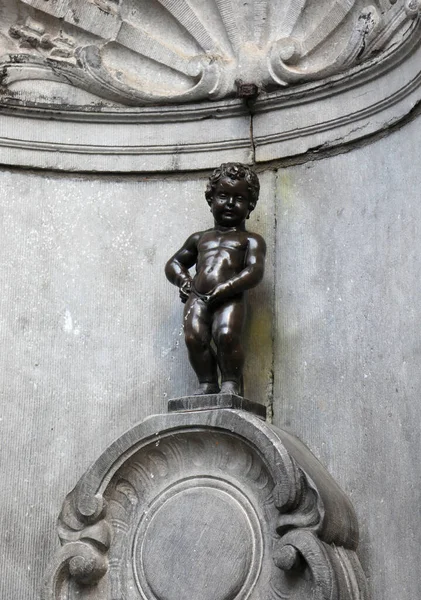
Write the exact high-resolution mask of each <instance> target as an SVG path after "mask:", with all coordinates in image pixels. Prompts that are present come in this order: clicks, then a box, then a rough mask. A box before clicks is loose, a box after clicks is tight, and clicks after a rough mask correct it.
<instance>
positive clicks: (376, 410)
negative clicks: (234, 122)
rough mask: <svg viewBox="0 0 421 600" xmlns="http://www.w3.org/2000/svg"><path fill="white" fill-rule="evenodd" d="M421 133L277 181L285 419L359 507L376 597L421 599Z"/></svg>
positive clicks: (280, 405)
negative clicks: (420, 162)
mask: <svg viewBox="0 0 421 600" xmlns="http://www.w3.org/2000/svg"><path fill="white" fill-rule="evenodd" d="M420 135H421V121H420V120H419V119H418V120H417V121H415V122H413V123H411V124H409V125H407V126H405V127H404V128H402V129H401V130H400V131H398V132H396V133H393V134H391V135H390V136H388V137H386V138H384V139H381V140H379V141H377V142H375V143H373V144H370V145H368V146H366V147H364V148H360V149H356V150H353V151H352V152H349V153H347V154H342V155H339V156H336V157H332V158H329V159H326V160H321V161H318V162H312V163H307V164H305V165H302V166H296V167H291V168H288V169H285V170H282V171H279V172H278V175H277V180H276V203H275V205H276V211H277V223H278V227H277V235H276V248H277V250H276V257H277V258H276V279H275V280H276V320H275V323H274V329H275V337H276V341H275V365H276V369H275V387H274V397H275V399H276V401H275V409H274V421H275V423H276V424H278V425H282V424H285V425H288V426H289V427H291V429H292V430H293V431H294V432H295V433H296V434H298V435H299V436H300V437H301V439H303V440H304V441H305V442H306V443H307V444H308V445H309V446H310V448H311V449H312V450H313V452H315V454H316V455H317V456H318V457H319V458H320V460H321V462H322V463H323V464H324V465H325V466H326V467H327V468H328V470H329V471H330V473H331V474H332V475H333V476H334V478H335V479H336V480H337V481H338V483H339V484H340V485H341V486H342V488H343V489H344V490H345V491H346V492H347V494H348V495H349V497H350V498H351V500H352V502H353V503H354V505H355V507H356V510H357V513H358V518H359V523H360V530H361V544H360V551H359V554H360V558H361V561H362V564H363V566H364V568H365V570H366V573H367V576H368V578H369V581H370V587H371V590H372V596H373V599H374V600H395V599H396V598H401V599H405V600H410V599H413V598H420V597H421V583H420V577H419V575H420V567H419V565H420V563H421V519H420V510H419V507H420V505H421V485H420V484H421V467H420V461H419V457H420V456H421V452H420V451H421V447H420V432H419V430H420V425H419V424H420V422H421V408H420V394H421V370H420V351H421V336H420V327H419V324H420V322H421V286H420V281H421V243H420V240H421V203H420V201H419V189H420V185H421V175H420V171H419V169H418V168H417V167H416V165H415V162H414V160H413V157H414V156H415V155H416V149H417V147H418V146H419V139H420Z"/></svg>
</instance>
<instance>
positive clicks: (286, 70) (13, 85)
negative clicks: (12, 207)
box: [0, 0, 420, 106]
mask: <svg viewBox="0 0 421 600" xmlns="http://www.w3.org/2000/svg"><path fill="white" fill-rule="evenodd" d="M1 5H3V10H2V19H3V25H2V27H1V36H0V50H1V54H3V57H2V59H1V61H0V69H1V68H3V76H2V80H3V86H4V87H6V90H9V92H10V93H11V94H12V95H14V94H17V95H18V96H19V95H21V96H23V97H24V98H25V97H29V98H30V99H31V100H33V101H35V102H36V101H39V100H43V96H44V92H43V91H42V89H36V88H34V89H33V91H32V92H31V93H30V92H29V91H28V86H27V85H25V82H28V81H31V80H32V81H36V80H38V81H53V82H56V83H58V84H59V83H62V84H65V85H68V84H71V85H72V86H74V87H76V88H79V89H81V90H85V91H86V92H88V93H89V96H84V95H83V94H80V95H79V96H76V98H78V102H80V103H82V104H89V103H90V101H92V97H96V98H97V99H98V100H99V99H104V100H106V101H111V102H113V103H117V104H121V105H126V106H141V105H148V104H154V105H156V104H159V103H160V104H174V103H185V102H189V101H203V100H218V99H222V98H225V97H229V96H233V95H234V94H235V91H236V88H237V85H238V82H239V81H243V82H246V83H253V84H255V85H257V86H258V87H259V88H260V89H262V90H269V91H271V90H272V91H273V90H274V89H277V88H283V87H286V86H290V85H294V84H297V83H303V82H308V81H314V80H319V79H321V78H324V77H327V76H331V75H334V74H337V73H340V72H342V71H344V70H347V69H349V68H351V67H353V66H355V65H357V64H361V63H363V62H365V61H367V60H369V59H370V58H371V57H373V56H375V55H376V54H378V53H379V52H382V51H387V49H388V48H389V46H390V45H393V44H394V43H396V40H395V36H396V35H397V34H399V33H402V32H403V30H405V29H408V28H411V20H412V19H413V18H414V17H415V16H416V15H417V14H418V10H419V7H420V2H419V1H418V0H254V1H253V2H252V1H248V2H244V1H243V0H208V1H207V2H202V1H201V0H147V1H146V0H141V1H136V0H13V1H12V0H2V1H1V2H0V7H1ZM49 100H50V101H51V102H54V101H55V97H54V95H53V94H52V95H51V97H50V98H49Z"/></svg>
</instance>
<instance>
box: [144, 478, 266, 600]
mask: <svg viewBox="0 0 421 600" xmlns="http://www.w3.org/2000/svg"><path fill="white" fill-rule="evenodd" d="M261 562H262V533H261V529H260V524H259V521H258V518H257V516H256V514H255V512H254V509H253V507H252V505H251V504H250V502H249V501H248V500H247V498H246V497H245V496H244V495H243V494H242V493H241V492H240V491H239V490H236V488H234V487H233V486H232V485H230V484H228V483H226V482H224V481H221V480H217V479H211V478H194V479H190V480H187V481H184V482H182V483H181V484H179V485H176V486H173V487H172V488H171V489H170V490H167V491H166V492H165V493H164V494H162V495H161V496H159V497H158V498H157V499H156V500H155V502H154V503H153V505H152V506H151V507H150V509H149V510H148V512H147V513H146V514H145V515H143V516H142V518H141V521H140V523H139V527H138V530H137V533H136V536H135V544H134V552H133V567H134V571H135V578H136V583H137V586H138V589H139V591H140V592H141V594H142V596H145V597H146V598H148V600H179V598H181V597H183V596H187V597H191V598H201V599H202V600H227V599H228V598H240V597H243V596H244V593H242V591H243V590H244V589H246V590H247V591H249V590H251V589H253V587H254V584H255V582H256V578H257V576H258V574H259V572H260V567H261Z"/></svg>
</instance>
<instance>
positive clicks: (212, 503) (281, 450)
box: [43, 399, 368, 600]
mask: <svg viewBox="0 0 421 600" xmlns="http://www.w3.org/2000/svg"><path fill="white" fill-rule="evenodd" d="M185 400H186V399H184V401H185ZM187 400H188V399H187ZM192 400H194V399H192ZM58 533H59V536H60V540H61V542H62V548H61V549H60V550H59V551H58V553H57V556H56V558H55V559H54V560H53V562H52V563H51V567H50V570H49V573H48V576H47V578H46V580H45V585H44V589H43V600H59V599H60V600H74V599H76V598H77V599H78V600H83V599H86V600H88V599H89V600H123V599H124V600H141V599H142V600H163V599H166V600H179V598H201V599H202V600H215V599H216V600H224V599H227V598H231V599H233V600H234V599H235V600H243V599H244V600H245V599H246V598H249V599H250V600H257V599H259V600H263V599H265V600H267V599H271V598H273V600H275V599H276V598H291V599H294V600H306V599H308V598H314V599H315V600H368V595H367V587H366V581H365V577H364V575H363V572H362V569H361V566H360V564H359V561H358V558H357V555H356V553H355V549H356V547H357V544H358V526H357V521H356V517H355V513H354V510H353V508H352V506H351V504H350V502H349V500H348V499H347V498H346V497H345V495H344V494H343V492H342V491H341V490H340V489H339V487H338V486H337V484H336V483H335V482H334V481H333V479H332V478H331V477H330V476H329V474H328V473H327V472H326V470H325V469H324V468H323V467H322V466H321V465H320V463H319V462H318V461H317V460H316V458H315V457H314V456H313V455H312V454H311V452H310V451H309V450H308V449H307V448H306V447H305V446H304V445H303V444H302V443H301V442H300V441H299V440H298V439H297V438H295V437H294V436H292V435H291V434H289V433H287V432H286V431H281V430H279V429H276V428H275V427H273V426H270V425H267V424H266V423H265V422H264V421H262V420H261V419H260V418H258V417H257V416H254V415H252V414H248V413H246V412H244V411H241V410H230V409H217V410H199V411H193V412H191V411H188V412H184V413H174V414H169V415H159V416H154V417H150V418H149V419H147V420H146V421H144V422H143V423H141V424H139V425H137V426H135V427H134V428H133V429H131V430H130V431H128V432H127V433H126V434H125V435H123V436H122V437H121V438H120V439H118V440H117V441H116V442H115V443H114V444H112V445H111V446H110V447H109V448H108V449H107V450H106V451H105V452H104V454H103V455H102V456H101V457H100V458H99V459H98V460H97V461H96V462H95V463H94V465H93V466H92V467H91V468H90V469H89V470H88V471H87V473H86V474H85V475H84V476H83V477H82V479H81V480H80V481H79V483H78V484H77V486H76V487H75V489H74V490H73V491H72V492H71V493H70V494H69V495H68V497H67V498H66V500H65V502H64V505H63V509H62V512H61V515H60V518H59V521H58Z"/></svg>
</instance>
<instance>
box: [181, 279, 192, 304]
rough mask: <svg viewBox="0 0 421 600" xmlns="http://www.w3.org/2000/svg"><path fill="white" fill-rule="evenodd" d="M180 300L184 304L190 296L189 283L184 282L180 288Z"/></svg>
mask: <svg viewBox="0 0 421 600" xmlns="http://www.w3.org/2000/svg"><path fill="white" fill-rule="evenodd" d="M179 292H180V299H181V302H182V303H183V304H185V303H186V302H187V300H188V298H189V296H190V294H191V281H190V280H189V281H185V282H184V283H183V285H182V286H181V287H180V290H179Z"/></svg>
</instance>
